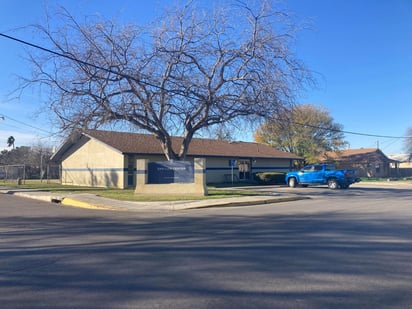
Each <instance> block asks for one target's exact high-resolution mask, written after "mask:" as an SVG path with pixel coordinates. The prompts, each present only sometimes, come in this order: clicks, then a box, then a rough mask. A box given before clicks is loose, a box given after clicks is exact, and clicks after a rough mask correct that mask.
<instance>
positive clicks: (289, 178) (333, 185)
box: [285, 164, 360, 189]
mask: <svg viewBox="0 0 412 309" xmlns="http://www.w3.org/2000/svg"><path fill="white" fill-rule="evenodd" d="M285 180H286V183H287V185H288V186H289V187H292V188H294V187H296V186H297V185H302V186H304V187H307V186H309V185H328V187H329V188H330V189H338V188H341V189H347V188H349V186H350V185H351V184H353V183H355V182H359V181H360V179H359V178H357V177H356V172H355V171H354V170H337V169H336V168H335V166H334V165H332V164H310V165H306V166H305V167H304V168H302V169H301V170H299V171H295V172H289V173H287V174H286V178H285Z"/></svg>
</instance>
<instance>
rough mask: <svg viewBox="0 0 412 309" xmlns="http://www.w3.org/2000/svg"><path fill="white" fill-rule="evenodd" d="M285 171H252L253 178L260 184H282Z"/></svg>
mask: <svg viewBox="0 0 412 309" xmlns="http://www.w3.org/2000/svg"><path fill="white" fill-rule="evenodd" d="M285 175H286V173H281V172H261V173H254V175H253V178H254V179H255V181H257V182H258V183H260V184H267V185H269V184H271V185H275V184H284V183H285Z"/></svg>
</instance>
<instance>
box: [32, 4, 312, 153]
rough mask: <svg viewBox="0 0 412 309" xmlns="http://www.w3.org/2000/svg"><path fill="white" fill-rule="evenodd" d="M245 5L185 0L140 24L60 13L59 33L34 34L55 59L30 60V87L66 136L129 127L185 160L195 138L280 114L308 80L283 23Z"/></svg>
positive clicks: (35, 56) (43, 28) (270, 12)
mask: <svg viewBox="0 0 412 309" xmlns="http://www.w3.org/2000/svg"><path fill="white" fill-rule="evenodd" d="M245 3H246V2H245ZM245 3H242V2H240V1H234V2H233V1H228V2H227V6H225V7H221V8H220V9H217V10H214V11H213V12H209V11H206V10H205V9H200V8H198V7H196V6H195V1H190V2H189V3H187V5H185V6H183V7H181V8H175V9H173V10H169V11H167V12H166V13H165V15H164V16H161V17H160V18H159V19H157V20H155V21H154V22H153V23H150V24H149V25H146V26H138V25H135V24H128V25H118V24H116V23H114V22H113V21H110V20H101V19H94V18H86V19H85V21H84V22H80V21H78V20H76V19H75V18H74V17H73V16H72V15H71V14H70V13H69V12H67V11H66V10H64V9H63V10H62V11H61V12H60V15H59V16H58V18H59V19H60V20H61V22H62V26H61V27H58V26H57V27H55V28H52V27H51V24H50V23H48V24H46V25H37V26H36V29H37V30H38V31H39V32H40V33H42V34H44V35H45V38H46V39H47V41H48V42H49V43H50V44H51V46H53V47H52V49H53V52H54V53H50V52H44V51H41V52H39V53H34V52H31V54H30V58H29V59H30V62H31V64H32V65H33V75H32V76H31V77H30V78H28V79H27V80H26V86H28V85H33V84H36V85H40V86H41V87H42V89H43V90H44V89H47V91H48V93H49V98H48V104H49V108H50V109H51V110H53V111H54V113H55V114H56V115H57V116H58V119H59V121H60V126H61V128H62V129H63V130H68V131H71V130H73V129H79V128H80V129H85V128H98V127H99V126H101V125H103V124H108V123H112V122H116V121H126V122H128V123H130V124H132V125H133V126H134V127H136V128H138V129H140V130H144V131H147V132H150V133H152V134H154V135H155V136H156V137H157V139H158V140H159V141H160V143H161V145H162V149H163V151H164V153H165V156H166V158H167V159H183V158H185V156H186V153H187V151H188V147H189V145H190V142H191V140H192V138H193V136H194V135H195V134H196V133H198V132H200V131H201V130H204V129H205V128H208V127H213V126H218V125H220V124H222V123H226V124H227V123H230V122H231V121H234V120H235V119H236V120H239V121H240V120H241V119H249V120H250V119H258V118H261V117H266V116H272V115H276V114H277V113H278V112H279V111H280V110H282V109H283V108H285V107H289V106H290V105H291V104H293V99H294V96H295V95H296V93H297V91H299V90H301V89H302V88H304V87H305V86H306V85H308V83H310V82H311V76H310V74H309V73H308V71H307V70H306V69H305V67H304V65H303V64H302V63H301V62H300V61H299V60H298V59H296V58H295V56H294V54H293V52H292V50H291V44H292V42H293V39H294V37H295V31H296V27H295V26H293V25H292V24H291V23H290V20H289V19H288V16H287V15H286V14H285V13H284V12H279V11H276V10H275V9H274V7H272V6H271V5H270V3H269V2H267V1H264V2H261V3H260V5H259V6H254V7H252V6H248V5H247V4H245ZM248 3H249V2H248ZM210 11H211V10H210ZM55 16H56V15H55ZM255 117H256V118H255ZM173 134H175V135H179V136H182V137H183V142H182V144H181V145H180V146H179V147H178V149H177V148H173V147H172V142H171V136H172V135H173Z"/></svg>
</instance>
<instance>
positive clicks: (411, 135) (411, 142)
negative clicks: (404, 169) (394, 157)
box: [404, 127, 412, 160]
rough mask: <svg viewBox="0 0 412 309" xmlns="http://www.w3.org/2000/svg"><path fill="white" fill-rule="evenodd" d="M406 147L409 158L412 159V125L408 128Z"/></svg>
mask: <svg viewBox="0 0 412 309" xmlns="http://www.w3.org/2000/svg"><path fill="white" fill-rule="evenodd" d="M404 148H405V150H406V152H407V153H408V154H409V160H412V127H410V128H408V129H407V130H406V139H405V143H404Z"/></svg>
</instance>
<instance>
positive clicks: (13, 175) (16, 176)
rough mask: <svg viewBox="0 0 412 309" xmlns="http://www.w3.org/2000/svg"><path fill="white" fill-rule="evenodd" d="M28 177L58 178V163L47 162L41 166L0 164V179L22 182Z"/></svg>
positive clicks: (40, 178)
mask: <svg viewBox="0 0 412 309" xmlns="http://www.w3.org/2000/svg"><path fill="white" fill-rule="evenodd" d="M28 179H39V180H56V179H60V165H56V164H48V165H46V166H42V167H38V166H30V165H26V164H15V165H0V181H3V182H8V181H17V182H24V181H25V180H28Z"/></svg>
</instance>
